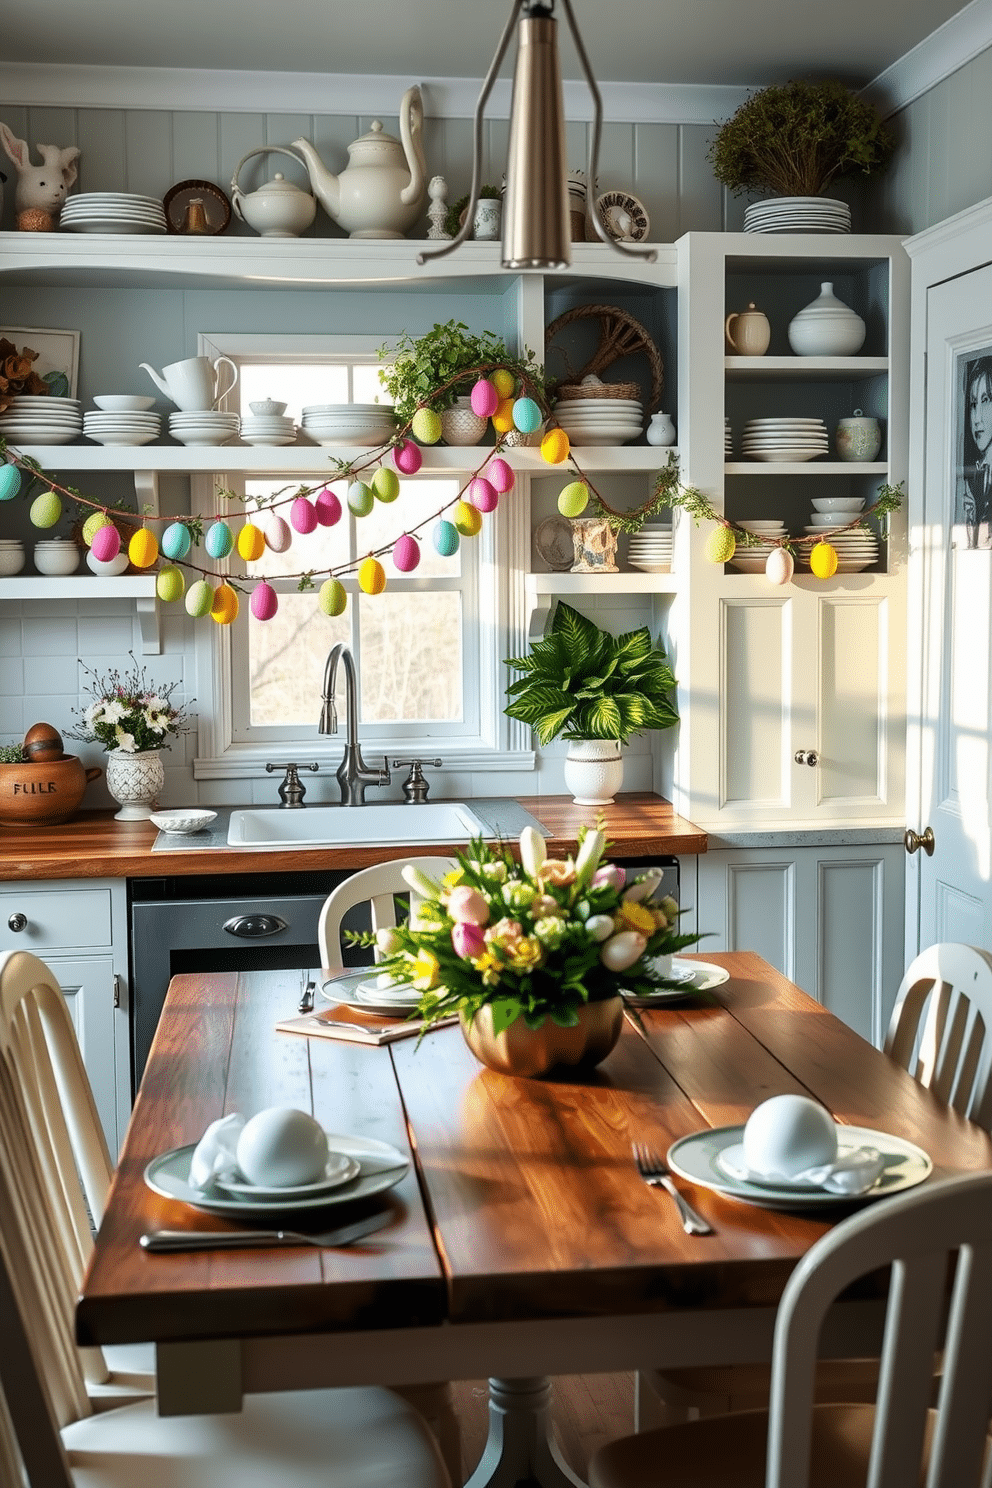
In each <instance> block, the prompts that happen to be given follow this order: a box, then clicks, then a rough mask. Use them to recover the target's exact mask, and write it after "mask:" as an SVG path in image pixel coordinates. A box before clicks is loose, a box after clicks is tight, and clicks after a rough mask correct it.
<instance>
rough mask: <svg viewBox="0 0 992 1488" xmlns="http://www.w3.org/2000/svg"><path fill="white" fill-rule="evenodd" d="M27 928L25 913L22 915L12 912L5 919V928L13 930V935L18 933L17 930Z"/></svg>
mask: <svg viewBox="0 0 992 1488" xmlns="http://www.w3.org/2000/svg"><path fill="white" fill-rule="evenodd" d="M27 928H28V917H27V915H23V914H12V915H11V916H10V919H9V920H8V921H7V929H8V930H13V932H14V934H15V935H16V934H17V933H18V931H20V930H26V929H27Z"/></svg>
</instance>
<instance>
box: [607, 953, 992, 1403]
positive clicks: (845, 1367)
mask: <svg viewBox="0 0 992 1488" xmlns="http://www.w3.org/2000/svg"><path fill="white" fill-rule="evenodd" d="M883 1048H884V1051H885V1053H886V1054H888V1055H889V1057H890V1058H891V1059H894V1060H895V1061H896V1062H897V1063H898V1064H899V1065H901V1066H902V1068H903V1069H906V1070H908V1071H909V1073H910V1074H911V1075H913V1077H914V1078H915V1079H916V1080H918V1081H919V1082H920V1084H921V1085H924V1086H926V1088H927V1089H928V1090H932V1091H933V1093H934V1095H936V1096H937V1097H938V1098H939V1099H940V1100H942V1101H944V1102H946V1103H947V1104H948V1105H950V1106H951V1107H953V1109H954V1110H955V1111H957V1112H958V1113H959V1114H960V1115H962V1116H967V1117H968V1118H969V1119H970V1120H972V1121H975V1122H977V1123H978V1124H979V1125H980V1126H983V1127H984V1128H985V1129H986V1130H987V1131H988V1130H992V955H990V954H989V953H988V952H987V951H983V950H980V949H979V948H978V947H976V946H970V945H963V944H959V943H957V942H953V941H944V942H941V943H939V944H937V945H932V946H929V947H928V948H927V949H926V950H924V951H921V952H920V954H919V955H918V956H917V957H916V958H915V959H914V960H913V962H912V963H911V964H910V966H909V969H908V970H907V972H906V974H905V976H904V977H903V979H902V981H901V983H900V985H899V990H898V992H897V993H896V1000H895V1006H894V1007H893V1010H892V1016H891V1018H890V1019H889V1027H888V1031H887V1033H886V1036H885V1043H884V1045H883ZM769 1379H770V1372H769V1369H768V1366H767V1365H764V1364H733V1365H725V1366H720V1365H715V1366H711V1367H708V1366H700V1367H698V1368H693V1369H672V1370H645V1371H642V1372H641V1374H639V1376H638V1379H637V1406H636V1417H637V1421H638V1425H639V1426H642V1425H664V1424H673V1423H674V1422H676V1421H679V1420H686V1419H687V1418H688V1416H689V1415H690V1414H698V1415H702V1416H712V1415H716V1414H719V1413H721V1412H724V1411H731V1410H749V1409H753V1408H757V1407H763V1406H764V1405H766V1404H767V1401H768V1389H769ZM877 1386H878V1362H877V1360H875V1359H829V1360H824V1361H823V1363H822V1364H821V1366H820V1369H819V1373H818V1377H817V1399H818V1400H819V1401H821V1402H823V1403H827V1402H830V1401H852V1400H853V1401H871V1400H874V1398H875V1393H876V1390H877Z"/></svg>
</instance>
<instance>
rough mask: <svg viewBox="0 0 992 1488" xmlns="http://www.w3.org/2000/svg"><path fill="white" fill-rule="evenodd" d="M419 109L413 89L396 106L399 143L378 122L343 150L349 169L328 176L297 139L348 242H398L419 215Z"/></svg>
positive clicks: (422, 183)
mask: <svg viewBox="0 0 992 1488" xmlns="http://www.w3.org/2000/svg"><path fill="white" fill-rule="evenodd" d="M423 127H424V104H423V100H422V98H421V95H420V89H419V88H418V87H413V88H408V89H407V90H406V92H405V93H404V94H403V99H402V102H401V103H400V135H401V137H402V138H401V140H398V139H394V137H393V136H392V135H391V134H387V133H386V132H385V130H384V129H383V127H382V124H381V123H380V122H379V120H378V119H374V120H373V121H372V128H371V129H370V130H369V132H368V134H363V135H362V136H361V138H360V139H357V140H353V141H352V143H351V144H350V145H349V146H348V156H349V160H348V165H347V168H346V169H345V170H343V171H342V172H341V174H340V176H335V175H332V174H331V172H330V171H329V170H328V169H327V167H326V166H325V165H324V163H323V161H322V160H321V158H320V156H319V155H318V154H317V151H316V150H315V149H314V147H313V145H312V144H311V143H310V141H309V140H305V139H296V140H294V141H293V149H294V150H299V152H300V154H301V155H302V156H303V158H304V160H305V161H306V163H307V169H308V171H309V172H310V184H311V186H312V187H313V189H314V191H315V192H316V195H317V199H318V201H319V202H320V203H321V205H322V206H323V208H324V210H325V212H326V213H327V215H328V216H329V217H330V218H331V219H332V220H333V221H334V222H336V223H338V225H339V226H340V227H343V228H344V230H345V232H346V233H350V235H351V236H352V237H353V238H402V237H403V235H404V233H406V232H408V231H409V230H410V228H411V227H412V226H413V224H414V223H415V222H416V220H417V218H418V217H419V216H420V214H421V212H422V211H423V207H424V201H425V198H426V191H427V188H426V174H427V173H426V169H425V164H424V147H423V144H422V141H421V135H422V133H423Z"/></svg>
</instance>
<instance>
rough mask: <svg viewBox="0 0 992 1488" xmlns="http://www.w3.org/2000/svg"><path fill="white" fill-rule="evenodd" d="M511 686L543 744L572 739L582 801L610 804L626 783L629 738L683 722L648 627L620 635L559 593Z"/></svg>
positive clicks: (510, 707) (573, 772) (515, 710)
mask: <svg viewBox="0 0 992 1488" xmlns="http://www.w3.org/2000/svg"><path fill="white" fill-rule="evenodd" d="M506 664H507V666H509V667H512V668H513V670H514V671H517V672H523V674H524V675H523V676H522V677H520V678H519V679H518V680H517V681H516V682H511V684H510V686H509V687H508V688H507V696H508V697H509V698H510V702H509V703H508V704H507V707H506V713H507V715H508V717H510V718H517V719H519V720H520V721H521V722H522V723H529V724H530V726H531V728H532V729H533V730H534V732H535V733H536V735H537V738H538V741H539V743H541V744H542V745H545V744H550V743H551V741H552V739H557V738H558V737H559V736H560V737H562V738H564V739H567V740H568V741H569V752H568V757H567V759H566V761H565V783H566V785H567V786H568V788H569V790H571V791H572V792H573V794H574V796H575V799H576V801H577V802H579V803H580V804H581V805H593V806H596V805H608V804H609V802H610V801H611V800H612V799H613V796H614V794H615V793H616V792H617V791H618V790H619V789H620V787H621V785H622V783H623V760H622V758H621V755H620V748H621V745H623V744H626V743H627V742H628V741H629V739H630V738H631V736H632V735H633V734H638V733H641V732H642V731H643V730H645V729H667V728H672V727H673V726H674V725H675V724H676V723H678V719H679V715H678V710H677V708H676V706H675V699H674V696H673V694H674V690H675V677H674V675H673V674H672V670H671V667H670V666H669V665H668V659H667V657H666V655H665V652H664V650H663V648H662V647H661V646H660V645H656V643H655V642H654V641H653V640H652V638H651V633H650V631H649V630H648V628H647V626H642V627H641V629H640V630H631V631H628V632H627V633H626V634H625V635H621V636H613V635H610V633H609V632H608V631H605V630H600V628H599V626H598V625H596V624H595V623H594V622H593V621H592V620H589V619H587V617H586V616H585V615H580V614H579V612H578V610H574V609H573V608H572V606H571V605H568V604H565V603H564V601H561V600H559V602H558V604H557V606H556V608H555V612H554V616H553V618H552V621H551V627H550V630H549V631H548V634H547V635H546V636H545V637H544V639H543V640H540V641H537V642H536V643H535V644H534V645H533V646H532V647H531V649H530V652H529V654H528V655H527V656H517V657H511V658H509V659H508V660H507V663H506Z"/></svg>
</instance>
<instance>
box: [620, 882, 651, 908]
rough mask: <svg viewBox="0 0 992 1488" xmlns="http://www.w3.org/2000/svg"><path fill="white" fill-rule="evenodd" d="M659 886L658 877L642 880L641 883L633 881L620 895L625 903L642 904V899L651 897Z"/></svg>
mask: <svg viewBox="0 0 992 1488" xmlns="http://www.w3.org/2000/svg"><path fill="white" fill-rule="evenodd" d="M657 887H658V883H657V880H656V879H647V880H641V881H640V882H639V883H632V884H631V886H630V888H629V889H624V891H623V893H622V894H621V895H620V897H621V899H622V900H623V902H624V904H640V902H641V900H642V899H650V897H651V895H652V894H653V893H654V891H655V889H656V888H657Z"/></svg>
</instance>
